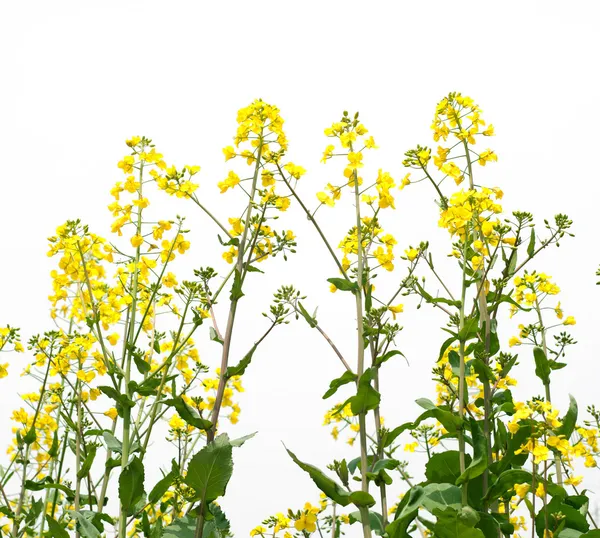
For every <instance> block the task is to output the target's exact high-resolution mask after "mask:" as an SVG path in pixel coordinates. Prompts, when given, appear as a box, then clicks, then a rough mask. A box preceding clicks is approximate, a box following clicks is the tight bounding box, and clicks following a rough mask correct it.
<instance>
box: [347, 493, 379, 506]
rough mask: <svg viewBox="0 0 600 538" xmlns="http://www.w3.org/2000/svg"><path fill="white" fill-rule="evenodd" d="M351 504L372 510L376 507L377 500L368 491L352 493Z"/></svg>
mask: <svg viewBox="0 0 600 538" xmlns="http://www.w3.org/2000/svg"><path fill="white" fill-rule="evenodd" d="M350 502H351V503H353V504H354V505H355V506H357V507H358V508H360V507H363V506H366V507H367V508H371V506H375V499H374V498H373V496H372V495H371V494H370V493H367V492H366V491H353V492H352V493H350Z"/></svg>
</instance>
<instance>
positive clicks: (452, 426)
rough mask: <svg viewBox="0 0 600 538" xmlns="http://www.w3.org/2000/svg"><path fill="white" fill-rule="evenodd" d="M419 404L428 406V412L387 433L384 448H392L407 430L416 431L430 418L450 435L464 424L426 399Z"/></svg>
mask: <svg viewBox="0 0 600 538" xmlns="http://www.w3.org/2000/svg"><path fill="white" fill-rule="evenodd" d="M417 403H418V404H419V405H421V407H425V406H427V407H425V408H426V409H427V411H425V413H423V414H421V415H420V416H419V417H418V418H417V420H415V421H414V422H406V423H405V424H402V425H401V426H398V427H397V428H394V429H393V430H391V431H389V432H387V433H386V434H385V436H384V438H383V446H384V447H387V446H390V445H391V444H392V443H393V442H394V441H395V440H396V438H397V437H398V436H399V435H401V434H402V433H404V432H405V431H407V430H414V429H415V428H417V427H418V426H419V424H421V422H423V421H424V420H427V419H428V418H435V419H437V420H438V421H439V422H440V423H441V424H442V426H444V428H446V430H448V433H450V434H454V433H456V431H457V429H458V428H459V427H460V426H461V424H462V423H463V421H462V419H461V418H460V417H459V416H458V415H456V414H455V413H453V412H452V411H447V410H445V409H442V408H439V407H436V406H435V404H434V403H433V402H430V401H429V400H427V399H425V398H421V399H419V400H417ZM429 404H431V406H433V407H430V406H429Z"/></svg>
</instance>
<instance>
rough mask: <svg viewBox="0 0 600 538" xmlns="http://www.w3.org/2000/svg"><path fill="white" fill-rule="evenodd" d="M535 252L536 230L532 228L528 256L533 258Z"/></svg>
mask: <svg viewBox="0 0 600 538" xmlns="http://www.w3.org/2000/svg"><path fill="white" fill-rule="evenodd" d="M534 252H535V228H534V227H532V228H531V234H530V236H529V244H528V245H527V255H528V256H529V257H530V258H531V257H532V256H533V253H534Z"/></svg>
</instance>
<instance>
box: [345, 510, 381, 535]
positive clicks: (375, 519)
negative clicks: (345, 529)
mask: <svg viewBox="0 0 600 538" xmlns="http://www.w3.org/2000/svg"><path fill="white" fill-rule="evenodd" d="M348 518H349V519H350V525H352V524H353V523H356V522H358V523H362V519H361V516H360V512H358V511H357V512H352V513H350V514H348ZM369 524H370V527H371V529H372V530H373V532H375V534H378V535H379V536H381V535H382V534H383V518H382V517H381V514H378V513H377V512H371V511H370V510H369Z"/></svg>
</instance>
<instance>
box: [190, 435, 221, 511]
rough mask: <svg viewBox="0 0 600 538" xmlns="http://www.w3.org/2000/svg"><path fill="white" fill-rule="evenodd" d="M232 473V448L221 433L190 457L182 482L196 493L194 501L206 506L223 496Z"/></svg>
mask: <svg viewBox="0 0 600 538" xmlns="http://www.w3.org/2000/svg"><path fill="white" fill-rule="evenodd" d="M232 473H233V458H232V446H231V443H230V442H229V437H227V434H224V433H223V434H221V435H219V436H217V437H216V438H215V440H214V441H213V442H212V443H211V444H209V445H208V446H206V447H204V448H203V449H202V450H200V451H199V452H197V453H196V454H195V455H194V456H193V457H192V459H191V460H190V463H189V465H188V469H187V475H186V477H185V479H184V482H185V483H186V484H187V485H188V486H190V487H191V488H193V489H194V491H195V492H196V495H195V496H194V499H195V500H200V501H202V503H203V504H207V503H210V502H212V501H214V500H215V499H217V498H218V497H221V496H222V495H224V494H225V490H226V489H227V484H228V483H229V479H230V478H231V474H232Z"/></svg>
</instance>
